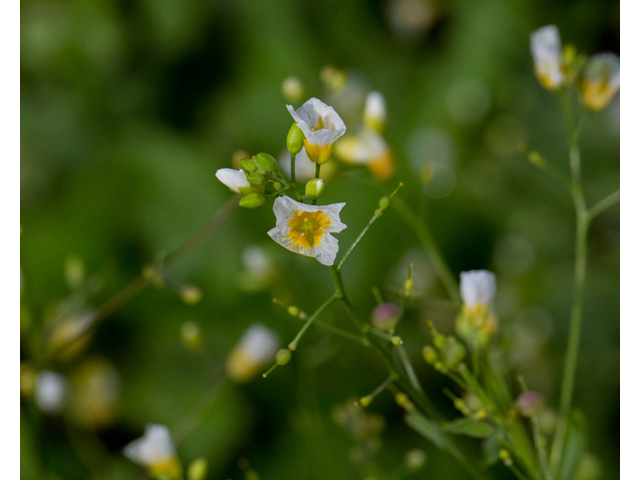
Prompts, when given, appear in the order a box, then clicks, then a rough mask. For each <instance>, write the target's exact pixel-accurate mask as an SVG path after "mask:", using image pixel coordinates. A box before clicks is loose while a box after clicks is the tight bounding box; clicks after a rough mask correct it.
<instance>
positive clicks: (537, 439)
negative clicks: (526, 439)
mask: <svg viewBox="0 0 640 480" xmlns="http://www.w3.org/2000/svg"><path fill="white" fill-rule="evenodd" d="M531 426H532V427H533V441H534V443H535V445H536V451H537V452H538V462H539V463H540V470H541V471H542V476H543V478H544V480H551V479H552V478H553V477H552V476H551V471H550V470H549V463H548V461H547V452H546V450H545V448H544V443H543V442H544V440H543V438H542V434H541V433H540V421H539V418H538V414H535V415H534V416H533V417H531Z"/></svg>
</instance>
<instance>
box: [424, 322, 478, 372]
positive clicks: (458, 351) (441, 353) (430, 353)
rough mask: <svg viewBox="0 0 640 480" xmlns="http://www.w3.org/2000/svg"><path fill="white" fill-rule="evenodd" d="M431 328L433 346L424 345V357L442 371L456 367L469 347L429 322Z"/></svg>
mask: <svg viewBox="0 0 640 480" xmlns="http://www.w3.org/2000/svg"><path fill="white" fill-rule="evenodd" d="M429 329H430V330H431V335H432V336H433V346H431V345H426V346H425V347H423V349H422V357H423V358H424V360H425V361H426V362H427V363H428V364H429V365H433V368H435V369H436V370H438V371H439V372H441V373H447V372H448V371H449V370H452V369H455V368H456V367H457V366H458V365H460V363H461V362H462V361H463V360H464V359H465V357H466V356H467V349H466V348H465V346H464V345H463V344H462V342H460V341H459V340H458V339H457V338H456V337H454V336H452V335H449V336H447V337H445V336H444V335H441V334H440V333H438V332H437V331H436V328H435V326H434V325H433V323H432V322H429Z"/></svg>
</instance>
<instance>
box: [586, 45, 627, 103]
mask: <svg viewBox="0 0 640 480" xmlns="http://www.w3.org/2000/svg"><path fill="white" fill-rule="evenodd" d="M619 88H620V58H619V57H618V56H617V55H616V54H614V53H601V54H598V55H594V56H592V57H591V58H590V59H589V61H588V62H587V65H586V66H585V68H584V73H583V78H582V84H581V88H580V93H581V94H582V102H583V103H584V104H585V105H586V106H587V107H588V108H590V109H591V110H595V111H598V110H602V109H603V108H604V107H606V106H607V105H609V102H610V101H611V99H612V98H613V97H614V95H615V94H616V93H617V92H618V89H619Z"/></svg>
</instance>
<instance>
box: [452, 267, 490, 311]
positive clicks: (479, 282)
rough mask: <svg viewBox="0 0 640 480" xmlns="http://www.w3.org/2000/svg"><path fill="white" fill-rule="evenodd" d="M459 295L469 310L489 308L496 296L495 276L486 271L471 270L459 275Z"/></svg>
mask: <svg viewBox="0 0 640 480" xmlns="http://www.w3.org/2000/svg"><path fill="white" fill-rule="evenodd" d="M460 295H461V296H462V301H463V302H464V305H465V306H466V307H467V308H469V309H473V308H477V307H478V306H482V307H489V308H490V307H491V305H492V303H493V298H494V297H495V295H496V276H495V275H494V274H493V273H491V272H489V271H487V270H471V271H469V272H462V273H461V274H460Z"/></svg>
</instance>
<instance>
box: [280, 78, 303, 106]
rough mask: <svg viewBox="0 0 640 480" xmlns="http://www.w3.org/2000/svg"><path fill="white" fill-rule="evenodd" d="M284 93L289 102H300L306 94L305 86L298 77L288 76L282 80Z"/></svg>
mask: <svg viewBox="0 0 640 480" xmlns="http://www.w3.org/2000/svg"><path fill="white" fill-rule="evenodd" d="M281 88H282V95H284V98H286V99H287V100H288V101H289V102H298V101H300V99H301V98H302V95H303V94H304V86H303V85H302V82H301V81H300V79H299V78H298V77H294V76H291V77H287V78H285V79H284V80H283V81H282V87H281Z"/></svg>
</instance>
